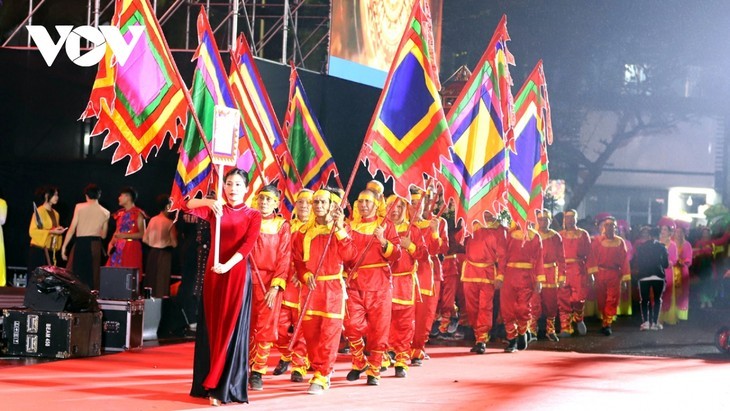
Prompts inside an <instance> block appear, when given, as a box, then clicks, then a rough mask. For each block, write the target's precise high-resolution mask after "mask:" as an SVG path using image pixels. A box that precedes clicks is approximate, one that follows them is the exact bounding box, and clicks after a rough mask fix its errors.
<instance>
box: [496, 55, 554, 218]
mask: <svg viewBox="0 0 730 411" xmlns="http://www.w3.org/2000/svg"><path fill="white" fill-rule="evenodd" d="M515 117H516V119H517V122H516V124H515V129H514V131H515V151H516V152H509V153H508V155H509V171H508V176H507V183H508V190H507V205H508V209H509V211H510V214H511V215H512V219H513V220H515V222H516V223H517V225H519V226H520V227H522V228H526V225H525V222H526V221H530V222H534V223H537V219H536V215H535V211H537V210H540V209H541V208H542V202H543V193H544V192H545V190H546V189H547V185H548V159H547V145H548V144H552V125H551V121H550V103H549V101H548V94H547V86H546V83H545V73H544V71H543V66H542V60H540V61H539V62H538V63H537V65H536V66H535V68H534V70H533V71H532V73H531V74H530V76H529V77H528V78H527V80H525V84H524V85H523V86H522V89H520V92H519V93H517V97H516V99H515Z"/></svg>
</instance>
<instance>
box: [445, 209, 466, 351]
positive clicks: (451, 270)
mask: <svg viewBox="0 0 730 411" xmlns="http://www.w3.org/2000/svg"><path fill="white" fill-rule="evenodd" d="M449 209H450V211H449V213H452V212H453V203H450V204H449ZM447 221H448V222H449V224H451V223H452V222H453V221H454V218H453V214H451V217H449V218H448V219H447ZM462 231H463V230H462V226H461V224H459V225H454V226H449V227H448V228H447V232H448V236H449V241H448V244H449V249H448V251H446V252H445V253H444V261H443V275H444V281H443V282H442V283H441V295H440V296H439V304H438V305H439V306H438V314H439V316H440V317H441V320H440V322H439V337H440V338H448V337H450V335H451V333H453V332H454V331H456V327H455V326H454V325H455V324H456V322H455V321H454V322H453V324H452V325H451V327H452V329H449V328H450V324H451V323H452V321H451V319H452V318H455V317H456V316H457V315H458V313H457V307H456V302H457V300H459V297H458V296H461V298H463V294H464V289H463V287H462V283H461V279H460V278H461V266H462V265H463V264H464V251H465V249H464V244H463V243H462V242H460V241H458V239H457V236H459V237H461V234H462ZM459 308H461V309H464V307H463V306H460V307H459Z"/></svg>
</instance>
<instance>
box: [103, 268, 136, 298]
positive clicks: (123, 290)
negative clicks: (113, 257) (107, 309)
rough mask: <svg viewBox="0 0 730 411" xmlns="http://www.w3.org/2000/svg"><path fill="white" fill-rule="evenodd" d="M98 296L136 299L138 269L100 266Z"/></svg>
mask: <svg viewBox="0 0 730 411" xmlns="http://www.w3.org/2000/svg"><path fill="white" fill-rule="evenodd" d="M99 277H100V284H99V298H101V299H102V300H125V301H127V300H136V299H138V298H139V270H138V269H136V268H127V267H101V271H100V272H99Z"/></svg>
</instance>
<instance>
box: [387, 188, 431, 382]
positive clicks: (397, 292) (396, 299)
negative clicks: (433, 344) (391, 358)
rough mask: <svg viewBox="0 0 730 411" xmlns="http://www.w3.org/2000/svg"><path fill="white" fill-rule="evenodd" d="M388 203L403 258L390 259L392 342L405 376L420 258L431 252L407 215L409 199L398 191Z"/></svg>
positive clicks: (398, 367)
mask: <svg viewBox="0 0 730 411" xmlns="http://www.w3.org/2000/svg"><path fill="white" fill-rule="evenodd" d="M386 207H387V209H388V210H390V212H389V213H388V220H390V222H391V223H393V225H395V229H396V231H397V232H398V236H399V237H400V244H401V250H402V251H401V258H400V259H398V260H397V261H393V262H391V263H390V269H391V271H392V280H391V281H392V284H393V298H392V302H393V307H392V311H391V322H390V333H389V336H388V346H389V347H390V349H392V350H393V352H395V376H396V377H398V378H405V376H406V373H407V371H408V362H409V361H410V359H411V356H410V350H411V341H412V340H413V334H414V332H415V319H416V308H415V304H416V293H417V292H418V291H417V287H416V278H417V277H416V260H417V259H422V258H423V257H424V256H428V251H427V250H426V244H425V240H424V239H423V235H422V234H421V230H419V229H418V227H416V226H415V225H414V224H411V222H410V221H409V220H408V218H406V214H407V213H406V208H407V206H406V202H405V200H403V199H402V198H399V197H397V196H395V195H391V196H390V197H388V200H387V201H386Z"/></svg>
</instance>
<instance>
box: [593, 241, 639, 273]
mask: <svg viewBox="0 0 730 411" xmlns="http://www.w3.org/2000/svg"><path fill="white" fill-rule="evenodd" d="M591 249H592V261H593V263H592V264H591V266H590V268H589V269H588V272H589V273H590V274H595V273H599V274H601V273H604V272H606V273H607V272H615V273H616V274H618V275H620V276H621V280H622V281H631V269H630V268H629V260H628V258H627V253H626V244H625V243H624V239H623V238H621V237H619V236H615V237H614V238H613V239H612V240H609V239H607V238H605V237H603V236H596V237H595V238H594V239H593V241H592V242H591Z"/></svg>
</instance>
